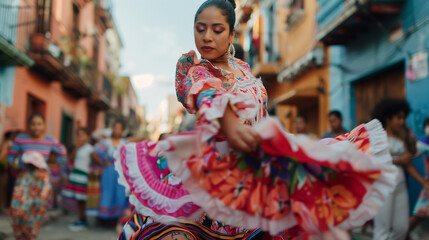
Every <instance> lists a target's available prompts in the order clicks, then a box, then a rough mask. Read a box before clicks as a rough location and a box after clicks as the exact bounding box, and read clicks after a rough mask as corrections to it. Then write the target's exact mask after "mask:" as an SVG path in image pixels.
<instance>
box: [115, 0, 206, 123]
mask: <svg viewBox="0 0 429 240" xmlns="http://www.w3.org/2000/svg"><path fill="white" fill-rule="evenodd" d="M202 2H204V0H179V1H178V0H152V1H149V0H113V16H114V20H115V22H116V25H117V27H118V29H119V34H120V36H121V39H122V41H123V43H124V48H123V50H122V52H121V65H122V67H121V70H120V73H121V74H122V75H128V76H131V79H132V81H133V85H134V88H135V90H136V93H137V96H138V98H139V103H140V104H141V105H145V106H146V107H147V110H146V112H147V114H148V116H149V117H150V116H151V115H152V116H153V115H154V114H156V112H157V108H158V105H159V103H160V101H161V100H162V99H164V98H165V96H167V94H173V95H174V94H175V89H174V75H175V69H176V62H177V60H178V59H179V57H180V56H181V54H183V53H186V52H188V51H189V50H191V49H195V44H194V36H193V21H194V14H195V12H196V10H197V9H198V7H199V6H200V4H201V3H202Z"/></svg>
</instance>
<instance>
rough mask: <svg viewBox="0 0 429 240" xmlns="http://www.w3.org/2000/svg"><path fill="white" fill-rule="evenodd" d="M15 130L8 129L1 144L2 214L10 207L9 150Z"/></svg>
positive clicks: (0, 189)
mask: <svg viewBox="0 0 429 240" xmlns="http://www.w3.org/2000/svg"><path fill="white" fill-rule="evenodd" d="M13 135H14V134H13V132H12V131H7V132H6V133H5V134H4V138H3V142H2V144H1V145H0V193H2V194H1V195H0V214H5V213H6V212H7V209H8V207H9V206H8V203H7V202H8V200H7V199H8V194H7V192H8V185H9V174H8V169H7V152H8V151H9V149H10V148H11V147H12V144H13Z"/></svg>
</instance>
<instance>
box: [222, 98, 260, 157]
mask: <svg viewBox="0 0 429 240" xmlns="http://www.w3.org/2000/svg"><path fill="white" fill-rule="evenodd" d="M219 122H220V125H221V131H222V133H223V134H224V135H225V137H226V139H227V141H228V143H229V146H230V147H231V148H233V149H234V150H237V151H244V152H250V151H252V150H253V149H255V148H256V147H257V146H258V144H259V142H260V141H261V138H260V136H259V134H258V133H257V132H256V131H255V130H254V129H253V128H252V127H250V126H247V125H244V124H243V123H241V122H240V120H239V119H238V118H237V116H236V115H235V113H234V111H233V110H232V109H231V107H230V106H228V107H227V108H226V109H225V113H224V115H223V117H222V118H220V119H219Z"/></svg>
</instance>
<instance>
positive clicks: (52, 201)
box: [48, 153, 67, 209]
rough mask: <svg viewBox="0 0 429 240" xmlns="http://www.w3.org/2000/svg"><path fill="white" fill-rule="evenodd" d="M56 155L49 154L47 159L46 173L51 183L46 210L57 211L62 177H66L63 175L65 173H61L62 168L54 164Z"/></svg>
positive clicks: (56, 163)
mask: <svg viewBox="0 0 429 240" xmlns="http://www.w3.org/2000/svg"><path fill="white" fill-rule="evenodd" d="M56 158H57V156H56V153H51V155H50V156H49V158H48V173H49V180H50V182H51V194H50V197H49V199H48V209H57V208H58V207H59V203H58V201H59V197H60V194H61V189H62V186H63V185H62V183H63V177H67V176H65V175H63V173H64V174H67V172H66V171H63V169H62V166H61V165H60V164H59V163H58V162H56V160H55V159H56Z"/></svg>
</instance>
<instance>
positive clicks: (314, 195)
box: [115, 0, 396, 239]
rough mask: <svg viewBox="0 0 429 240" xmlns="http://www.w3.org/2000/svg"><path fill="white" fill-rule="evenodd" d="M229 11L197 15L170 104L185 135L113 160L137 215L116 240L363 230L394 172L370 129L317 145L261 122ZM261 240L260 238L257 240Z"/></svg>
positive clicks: (209, 7) (380, 138)
mask: <svg viewBox="0 0 429 240" xmlns="http://www.w3.org/2000/svg"><path fill="white" fill-rule="evenodd" d="M234 9H235V2H234V1H233V0H207V1H205V2H204V3H203V4H202V5H201V6H200V8H199V9H198V11H197V13H196V15H195V21H194V37H195V44H196V48H197V50H198V52H199V53H200V54H201V58H202V59H198V58H197V56H196V53H195V52H193V51H191V52H189V53H187V54H184V55H183V56H182V57H181V58H180V59H179V61H178V63H177V69H176V92H177V98H178V100H179V101H180V102H181V103H182V104H183V106H184V107H185V108H186V110H187V111H188V112H189V113H193V114H196V115H197V122H196V128H195V130H194V131H191V132H186V133H181V134H176V135H170V136H167V137H166V140H163V141H160V142H157V143H151V142H147V141H146V142H140V143H137V144H135V143H133V144H127V145H125V146H124V147H122V148H121V151H120V153H119V154H118V156H117V157H116V159H117V161H116V162H115V165H116V169H117V171H118V172H119V175H120V179H119V181H120V183H121V184H123V185H124V186H125V188H126V189H127V191H128V192H129V194H130V202H131V203H132V204H133V205H134V206H135V208H136V211H137V213H136V214H135V215H134V216H133V217H132V218H131V219H130V221H129V222H128V223H127V224H126V225H125V227H124V229H123V232H122V234H121V236H120V239H263V238H268V239H270V238H271V237H270V236H276V235H277V238H288V237H290V236H291V234H295V233H296V234H297V235H303V233H304V231H305V232H307V233H309V234H323V235H322V236H325V237H327V239H328V238H329V239H334V238H333V237H335V238H344V237H347V235H346V233H345V231H342V230H344V229H350V228H353V227H356V226H360V225H362V224H363V223H365V221H366V220H368V219H370V218H372V217H373V216H374V214H375V212H376V209H377V206H378V205H379V204H381V200H382V198H383V196H384V195H387V192H388V191H389V189H390V188H391V183H390V182H391V179H393V178H394V176H395V174H396V172H395V168H394V167H393V166H392V164H391V158H390V155H389V154H388V153H387V152H386V151H385V150H386V148H387V142H386V134H385V132H384V131H383V130H382V127H381V124H380V123H379V122H378V121H372V122H370V123H368V124H365V125H361V126H359V127H358V128H356V129H355V130H354V131H352V132H351V133H348V134H346V135H343V136H339V137H338V138H336V139H329V140H325V141H324V142H318V141H312V140H309V139H308V138H305V137H304V138H300V137H295V136H292V135H290V134H287V133H285V132H283V131H282V130H281V128H280V127H279V125H278V124H277V123H276V122H275V121H274V120H272V119H270V118H267V111H266V103H267V93H266V90H265V88H264V86H263V84H262V81H261V80H260V79H257V78H255V77H254V76H253V75H252V74H251V71H250V68H249V66H248V64H247V63H245V62H243V61H241V60H239V59H236V58H234V50H233V47H232V44H233V40H234V34H235V30H234V23H235V12H234ZM263 231H265V232H268V233H267V234H265V233H264V232H263Z"/></svg>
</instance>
